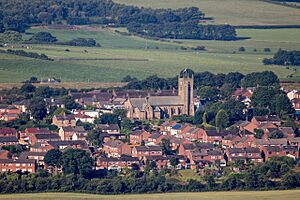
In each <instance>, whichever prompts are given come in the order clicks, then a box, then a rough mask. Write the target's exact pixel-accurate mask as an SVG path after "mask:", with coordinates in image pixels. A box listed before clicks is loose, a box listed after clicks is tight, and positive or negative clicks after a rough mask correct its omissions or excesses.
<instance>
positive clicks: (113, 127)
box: [97, 124, 120, 135]
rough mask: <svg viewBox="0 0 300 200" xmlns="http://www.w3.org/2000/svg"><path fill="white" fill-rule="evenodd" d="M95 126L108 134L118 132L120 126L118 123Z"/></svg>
mask: <svg viewBox="0 0 300 200" xmlns="http://www.w3.org/2000/svg"><path fill="white" fill-rule="evenodd" d="M97 127H98V128H99V129H101V130H102V132H104V133H108V134H112V135H115V134H120V127H119V125H118V124H97Z"/></svg>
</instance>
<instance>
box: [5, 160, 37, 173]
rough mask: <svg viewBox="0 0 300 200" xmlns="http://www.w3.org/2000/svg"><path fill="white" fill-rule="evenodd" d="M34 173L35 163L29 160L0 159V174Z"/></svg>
mask: <svg viewBox="0 0 300 200" xmlns="http://www.w3.org/2000/svg"><path fill="white" fill-rule="evenodd" d="M17 171H22V172H30V173H35V172H36V161H35V160H29V159H24V160H23V159H18V160H14V159H0V172H17Z"/></svg>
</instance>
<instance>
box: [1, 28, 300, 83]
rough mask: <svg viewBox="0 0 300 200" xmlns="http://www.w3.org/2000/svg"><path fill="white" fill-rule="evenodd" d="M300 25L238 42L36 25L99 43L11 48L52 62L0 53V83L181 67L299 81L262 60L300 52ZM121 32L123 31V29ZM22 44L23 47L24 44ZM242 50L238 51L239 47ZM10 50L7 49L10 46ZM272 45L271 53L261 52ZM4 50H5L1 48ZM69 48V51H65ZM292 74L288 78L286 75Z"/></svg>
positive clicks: (169, 72)
mask: <svg viewBox="0 0 300 200" xmlns="http://www.w3.org/2000/svg"><path fill="white" fill-rule="evenodd" d="M299 30H300V29H267V30H261V29H238V30H237V33H238V36H239V37H246V38H248V39H243V40H238V41H206V40H163V41H162V40H159V41H155V40H150V39H143V38H140V37H136V36H124V35H121V34H119V33H115V32H114V30H112V29H102V28H91V27H83V28H80V29H77V30H57V29H47V28H42V27H35V28H32V29H29V30H28V31H27V34H25V35H24V38H25V39H26V38H29V37H31V35H32V33H35V32H39V31H48V32H50V33H52V34H53V35H54V36H56V37H57V38H58V40H59V41H68V40H71V39H73V38H78V37H83V38H94V39H96V40H97V42H98V43H100V44H101V47H72V46H62V45H39V44H36V45H27V46H29V47H30V49H26V48H24V47H21V44H19V45H13V46H14V49H23V50H25V51H30V52H37V53H44V54H46V55H47V56H49V57H50V58H53V59H54V61H45V60H39V59H33V58H28V57H21V56H16V55H8V54H0V82H2V83H5V82H10V83H15V82H21V81H24V80H25V79H28V78H30V77H31V76H36V77H38V78H39V79H43V78H47V77H56V78H60V79H61V80H62V81H63V82H120V81H121V80H122V78H123V77H124V76H126V75H131V76H134V77H137V78H140V79H142V78H146V77H148V76H150V75H154V74H157V75H158V76H161V77H173V76H175V75H177V74H178V72H179V71H180V70H181V69H182V68H184V67H190V68H192V69H193V70H195V71H196V72H201V71H210V72H213V73H228V72H232V71H239V72H242V73H250V72H253V71H264V70H271V71H274V72H275V73H276V74H277V75H278V76H279V77H280V78H281V79H292V80H296V81H297V80H300V72H298V71H299V70H296V71H294V68H295V67H288V68H287V67H285V66H264V65H263V64H262V59H263V58H265V57H272V55H273V54H274V53H275V52H276V51H277V50H278V49H279V48H283V49H287V50H297V49H298V50H299V47H300V34H299V32H300V31H299ZM121 31H124V30H121ZM25 46H26V45H25ZM196 46H205V47H206V51H193V50H182V48H181V47H196ZM241 46H243V47H245V48H246V51H245V52H239V51H238V49H239V47H241ZM8 48H11V47H8ZM264 48H270V49H271V52H268V53H266V52H264ZM1 49H5V48H1ZM66 50H67V51H66ZM291 74H293V77H292V78H290V77H289V78H287V77H288V76H289V75H291Z"/></svg>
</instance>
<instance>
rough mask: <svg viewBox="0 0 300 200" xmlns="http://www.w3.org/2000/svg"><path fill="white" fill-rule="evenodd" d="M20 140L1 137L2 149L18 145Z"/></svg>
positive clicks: (0, 145)
mask: <svg viewBox="0 0 300 200" xmlns="http://www.w3.org/2000/svg"><path fill="white" fill-rule="evenodd" d="M18 143H19V140H18V138H17V137H16V136H5V137H0V147H2V146H9V145H17V144H18Z"/></svg>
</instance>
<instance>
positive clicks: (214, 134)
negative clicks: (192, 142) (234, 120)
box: [202, 130, 231, 144]
mask: <svg viewBox="0 0 300 200" xmlns="http://www.w3.org/2000/svg"><path fill="white" fill-rule="evenodd" d="M229 134H231V132H229V131H226V130H222V131H216V130H205V131H204V132H203V139H202V142H209V143H213V144H221V143H222V140H223V139H224V137H225V136H227V135H229Z"/></svg>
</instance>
